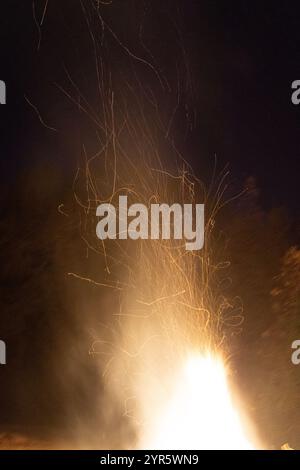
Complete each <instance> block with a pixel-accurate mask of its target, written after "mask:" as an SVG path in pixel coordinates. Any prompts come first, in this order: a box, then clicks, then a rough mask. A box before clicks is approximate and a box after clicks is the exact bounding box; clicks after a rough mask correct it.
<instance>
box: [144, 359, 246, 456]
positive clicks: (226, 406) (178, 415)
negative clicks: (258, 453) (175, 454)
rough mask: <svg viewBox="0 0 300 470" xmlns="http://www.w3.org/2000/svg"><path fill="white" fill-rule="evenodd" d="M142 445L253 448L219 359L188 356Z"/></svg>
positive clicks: (151, 446)
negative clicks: (234, 404)
mask: <svg viewBox="0 0 300 470" xmlns="http://www.w3.org/2000/svg"><path fill="white" fill-rule="evenodd" d="M149 429H150V431H149V432H148V435H147V436H146V437H145V440H144V442H143V443H142V446H144V447H146V448H148V449H170V450H171V449H178V450H180V449H186V450H187V449H194V450H195V449H206V450H212V449H220V450H221V449H222V450H228V449H234V450H237V449H239V450H246V449H248V450H249V449H253V448H254V447H253V446H252V444H251V443H250V441H249V440H248V438H247V435H246V433H245V430H244V428H243V426H242V423H241V419H240V416H239V414H238V412H237V410H236V409H235V407H234V406H233V403H232V398H231V395H230V391H229V386H228V382H227V376H226V369H225V366H224V364H223V362H222V360H220V359H218V358H215V357H212V356H210V355H207V356H192V357H190V358H189V359H188V360H187V362H186V364H185V365H184V367H183V369H182V370H181V373H180V374H179V376H178V377H177V381H176V385H175V387H174V392H173V394H172V396H171V397H170V400H169V401H168V403H167V405H166V406H165V407H164V408H163V409H162V410H161V412H160V416H158V417H156V418H155V419H154V420H153V422H152V425H151V426H150V428H149Z"/></svg>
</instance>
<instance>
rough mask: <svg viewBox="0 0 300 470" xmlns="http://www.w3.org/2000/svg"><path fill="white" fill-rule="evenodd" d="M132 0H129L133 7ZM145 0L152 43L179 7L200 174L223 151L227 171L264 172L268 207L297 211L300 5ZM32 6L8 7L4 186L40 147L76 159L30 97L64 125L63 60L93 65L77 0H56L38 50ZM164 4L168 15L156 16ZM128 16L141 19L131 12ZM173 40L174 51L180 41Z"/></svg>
mask: <svg viewBox="0 0 300 470" xmlns="http://www.w3.org/2000/svg"><path fill="white" fill-rule="evenodd" d="M113 3H114V6H113V7H112V8H114V10H113V9H112V10H111V12H112V13H111V14H110V13H109V14H108V19H109V21H110V24H113V25H116V28H117V29H118V27H121V28H122V27H124V25H125V27H126V24H128V23H126V21H127V20H128V18H125V17H124V16H123V13H122V12H120V11H121V10H120V9H122V5H123V8H124V5H125V4H126V2H125V1H123V0H122V1H121V2H120V1H115V2H113ZM133 3H134V2H132V1H128V2H127V4H128V7H129V6H130V7H131V6H132V4H133ZM141 3H142V2H141ZM145 4H146V5H150V7H147V8H145V11H147V12H148V11H149V10H151V9H153V12H154V13H153V14H152V19H151V21H152V23H151V24H153V38H154V39H153V41H154V49H159V48H160V46H161V45H163V44H164V41H165V40H166V41H167V39H166V38H167V36H168V34H169V33H168V31H169V29H168V26H167V24H166V23H165V22H164V20H162V19H161V18H162V17H166V16H170V18H172V17H173V15H175V13H174V11H175V9H176V8H175V5H178V8H179V12H180V13H179V18H180V28H181V31H182V38H183V44H184V47H185V50H186V53H187V57H188V60H189V61H190V64H191V70H192V73H193V80H194V84H195V89H196V99H195V102H194V106H195V108H196V113H197V120H196V126H195V127H194V129H193V131H192V132H191V133H190V134H189V135H188V136H187V137H185V150H186V151H187V152H188V153H189V155H190V160H191V162H192V163H193V166H194V167H195V170H196V172H197V171H199V172H200V171H202V169H203V166H204V165H206V162H207V167H209V168H210V167H211V162H212V159H213V158H214V155H215V154H216V155H217V158H218V164H219V167H220V169H221V168H222V167H223V166H224V165H225V164H226V163H227V162H229V164H230V168H231V171H232V178H233V179H236V180H238V181H242V180H244V179H245V178H246V177H247V176H249V175H252V176H255V177H256V178H257V182H258V186H259V187H260V188H261V204H262V205H263V206H265V207H272V206H280V205H285V206H287V207H288V208H290V209H291V211H292V212H293V213H294V214H297V210H298V174H299V171H298V169H299V157H300V139H299V129H300V106H299V107H296V106H294V105H293V104H292V103H291V83H292V81H293V80H296V79H299V78H300V28H299V22H300V6H299V3H298V6H297V3H296V2H295V3H294V2H289V3H285V2H273V1H272V2H271V1H269V2H268V1H266V2H261V1H242V0H241V1H237V2H231V1H226V2H221V1H213V0H210V1H206V2H205V1H201V0H199V1H196V0H185V1H178V2H175V1H174V2H169V1H165V2H163V1H160V2H158V1H152V2H151V1H150V2H145ZM32 5H33V3H32V0H29V1H27V0H22V1H18V0H7V1H3V2H2V4H1V17H0V39H1V41H0V71H1V75H0V79H2V80H5V82H6V85H7V105H6V106H1V108H0V126H1V127H0V132H1V167H0V169H1V179H2V181H3V182H6V183H7V181H12V180H13V179H14V178H15V177H16V175H17V174H18V172H19V171H20V169H22V168H23V167H24V166H25V167H30V166H31V165H34V164H35V162H36V161H37V159H40V158H42V156H41V154H42V155H43V158H46V159H47V158H48V159H52V161H56V162H59V165H62V167H65V166H68V165H69V163H66V157H65V154H66V153H68V152H70V147H68V148H66V146H65V143H64V133H63V131H62V132H58V133H55V132H53V131H51V130H49V129H46V128H45V127H43V126H41V125H40V122H39V121H38V118H37V115H36V113H35V112H34V110H33V109H32V108H31V107H30V106H29V105H28V103H27V102H26V100H25V99H24V95H26V96H27V97H28V98H30V99H31V100H32V102H33V103H34V104H35V105H36V106H37V107H38V109H39V110H40V112H41V115H42V117H43V119H44V120H45V122H47V124H49V125H50V126H54V127H57V126H56V125H57V124H58V128H59V130H61V129H62V127H63V121H64V119H65V122H68V121H69V120H70V119H71V116H72V110H71V106H70V105H69V104H66V100H65V97H63V96H62V95H61V94H60V93H59V92H58V91H57V89H56V88H55V86H54V85H53V83H54V82H58V83H61V82H63V81H64V79H65V72H64V69H63V65H64V64H65V65H66V64H67V66H68V67H69V68H70V70H71V71H72V73H73V72H74V70H75V74H76V70H77V71H78V70H80V69H83V70H84V68H85V65H86V62H85V60H86V57H85V51H86V49H85V48H86V47H87V46H86V44H87V43H86V42H85V41H87V39H86V25H85V23H84V21H83V18H82V12H81V8H80V2H79V1H77V0H72V1H71V0H59V1H58V0H49V3H48V9H47V12H46V15H45V19H44V23H43V26H42V30H41V31H42V35H41V45H40V49H39V50H37V44H38V40H39V33H38V28H37V26H36V24H35V21H34V18H33V10H32ZM35 5H36V8H35V10H36V17H37V18H41V15H42V12H43V7H44V5H45V2H44V0H39V1H36V2H35ZM107 8H108V7H107ZM118 9H119V10H118ZM160 10H164V15H165V16H163V15H162V16H160V15H159V14H158V13H157V11H160ZM129 11H132V10H130V9H129ZM155 15H158V16H157V21H156V20H155ZM176 15H177V16H176ZM176 15H175V16H176V18H178V12H177V13H176ZM153 18H154V19H153ZM131 21H132V24H134V18H133V19H131ZM170 21H171V20H170ZM120 25H121V26H120ZM123 29H124V28H123ZM129 36H130V34H129ZM129 40H130V39H129ZM168 44H169V45H168V46H167V52H168V54H169V55H170V57H171V56H172V54H176V48H175V47H174V49H172V47H171V46H170V42H169V43H168ZM57 114H59V115H60V118H59V120H58V121H59V122H57V119H56V115H57ZM175 137H176V136H175ZM73 145H74V146H75V145H76V141H75V142H74V143H73ZM74 166H75V165H74ZM200 176H201V175H200Z"/></svg>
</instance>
